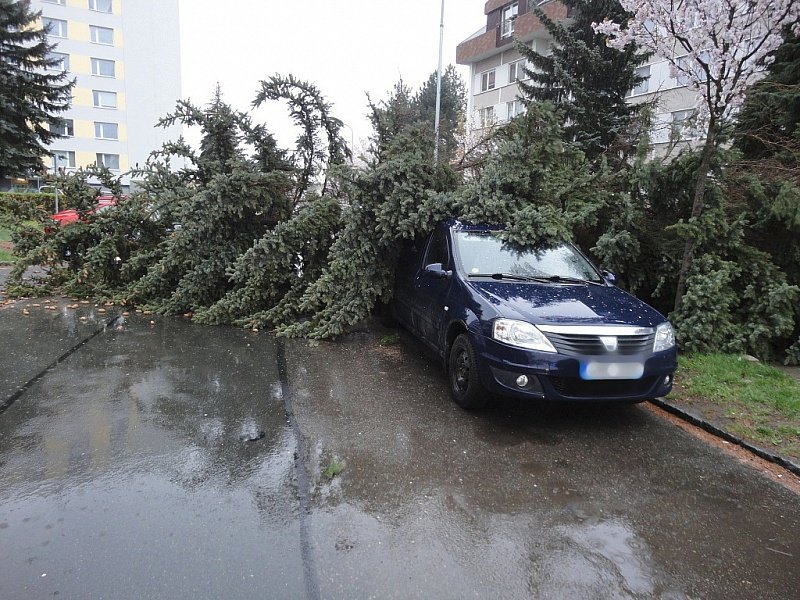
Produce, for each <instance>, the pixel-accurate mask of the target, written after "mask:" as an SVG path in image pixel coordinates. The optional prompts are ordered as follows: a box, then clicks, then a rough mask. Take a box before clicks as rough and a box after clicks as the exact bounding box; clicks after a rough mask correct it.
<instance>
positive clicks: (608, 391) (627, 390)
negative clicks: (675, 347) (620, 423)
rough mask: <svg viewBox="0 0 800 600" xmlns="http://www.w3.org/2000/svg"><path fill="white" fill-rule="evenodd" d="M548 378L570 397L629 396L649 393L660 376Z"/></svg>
mask: <svg viewBox="0 0 800 600" xmlns="http://www.w3.org/2000/svg"><path fill="white" fill-rule="evenodd" d="M548 379H549V380H550V384H551V385H552V386H553V387H554V388H555V390H556V391H557V392H558V393H559V394H561V395H562V396H568V397H570V398H627V397H630V396H641V395H642V394H647V393H648V392H649V391H650V390H652V389H653V386H655V384H656V381H657V380H658V376H655V377H645V378H643V379H612V380H601V381H585V380H583V379H578V378H575V377H549V378H548Z"/></svg>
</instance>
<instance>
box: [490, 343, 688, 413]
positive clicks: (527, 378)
mask: <svg viewBox="0 0 800 600" xmlns="http://www.w3.org/2000/svg"><path fill="white" fill-rule="evenodd" d="M476 341H477V343H476V350H477V351H478V356H479V358H478V363H479V364H478V368H479V370H480V375H481V382H482V383H483V385H484V387H485V388H486V389H488V390H489V391H490V392H493V393H496V394H503V395H506V396H514V397H517V398H543V399H548V400H558V401H569V402H580V401H623V402H638V401H642V400H647V399H650V398H656V397H659V396H664V395H666V394H668V393H669V392H670V390H671V389H672V376H673V374H674V373H675V369H676V368H677V366H678V364H677V352H676V350H675V349H674V348H673V349H672V350H667V351H665V352H658V353H647V354H640V355H626V356H618V355H613V354H608V355H604V356H565V355H563V354H556V353H550V352H537V351H535V350H525V349H522V348H515V347H513V346H509V345H508V344H503V343H500V342H498V341H496V340H493V339H491V338H487V337H483V336H481V337H480V339H478V340H476ZM588 363H611V364H612V365H620V364H621V365H632V364H637V363H641V364H642V365H643V372H642V374H641V377H636V378H632V379H586V378H585V377H586V371H587V369H586V365H587V364H588ZM612 368H613V367H612ZM581 373H583V374H584V375H583V376H582V375H581Z"/></svg>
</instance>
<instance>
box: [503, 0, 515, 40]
mask: <svg viewBox="0 0 800 600" xmlns="http://www.w3.org/2000/svg"><path fill="white" fill-rule="evenodd" d="M518 14H519V2H514V3H513V4H511V5H509V6H506V7H505V8H504V9H503V16H502V23H501V27H502V36H503V37H508V36H510V35H511V34H513V33H514V21H515V20H516V19H517V15H518Z"/></svg>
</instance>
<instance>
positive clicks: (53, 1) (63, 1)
mask: <svg viewBox="0 0 800 600" xmlns="http://www.w3.org/2000/svg"><path fill="white" fill-rule="evenodd" d="M42 2H46V3H47V4H60V5H61V6H65V5H66V4H67V0H42Z"/></svg>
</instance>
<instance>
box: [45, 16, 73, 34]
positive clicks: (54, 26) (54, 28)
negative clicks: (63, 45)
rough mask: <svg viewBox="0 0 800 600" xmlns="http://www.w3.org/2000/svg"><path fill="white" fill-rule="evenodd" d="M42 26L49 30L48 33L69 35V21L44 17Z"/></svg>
mask: <svg viewBox="0 0 800 600" xmlns="http://www.w3.org/2000/svg"><path fill="white" fill-rule="evenodd" d="M42 26H43V27H44V28H45V30H47V35H50V36H53V37H60V38H65V37H67V22H66V21H63V20H61V19H51V18H49V17H42Z"/></svg>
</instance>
